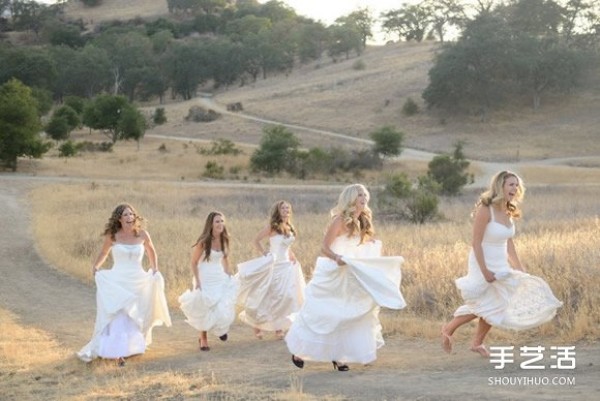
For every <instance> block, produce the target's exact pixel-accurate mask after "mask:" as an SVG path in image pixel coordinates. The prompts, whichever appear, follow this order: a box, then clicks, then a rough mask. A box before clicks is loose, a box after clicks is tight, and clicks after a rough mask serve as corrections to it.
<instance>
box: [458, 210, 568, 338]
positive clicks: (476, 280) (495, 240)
mask: <svg viewBox="0 0 600 401" xmlns="http://www.w3.org/2000/svg"><path fill="white" fill-rule="evenodd" d="M490 212H491V219H490V222H489V223H488V224H487V226H486V228H485V232H484V235H483V242H482V247H483V256H484V259H485V263H486V266H487V268H488V269H489V270H490V271H492V272H493V273H494V274H495V276H496V280H495V281H493V282H492V283H488V282H487V281H485V278H484V277H483V274H482V273H481V269H480V268H479V264H478V263H477V260H476V259H475V254H474V252H473V250H471V252H470V254H469V271H468V273H467V275H466V276H464V277H461V278H459V279H457V280H456V286H457V287H458V289H459V290H460V292H461V294H462V297H463V299H464V301H465V304H464V305H463V306H461V307H459V308H458V309H457V310H456V312H455V313H454V316H461V315H468V314H474V315H477V316H479V317H482V318H483V319H485V321H486V322H488V323H489V324H491V325H492V326H496V327H501V328H505V329H513V330H524V329H529V328H532V327H537V326H539V325H541V324H543V323H546V322H548V321H549V320H551V319H552V318H553V317H554V315H555V314H556V310H557V309H558V308H559V307H560V306H562V302H560V301H559V300H558V299H556V297H555V296H554V294H553V293H552V290H551V289H550V287H549V286H548V284H547V283H546V282H545V281H544V280H542V279H541V278H539V277H536V276H532V275H530V274H527V273H524V272H522V271H520V270H515V269H513V268H511V267H510V265H509V263H508V252H507V241H508V239H509V238H512V237H513V236H514V234H515V227H514V224H512V222H511V225H510V227H508V226H506V225H504V224H502V223H499V222H497V221H496V219H495V216H494V209H493V208H490Z"/></svg>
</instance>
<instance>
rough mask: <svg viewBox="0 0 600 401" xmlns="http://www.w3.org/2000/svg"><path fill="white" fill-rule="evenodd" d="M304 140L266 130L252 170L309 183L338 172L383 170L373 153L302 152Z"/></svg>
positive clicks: (279, 129)
mask: <svg viewBox="0 0 600 401" xmlns="http://www.w3.org/2000/svg"><path fill="white" fill-rule="evenodd" d="M299 146H300V140H299V139H298V138H296V136H295V135H294V134H293V133H292V132H291V131H289V130H288V129H287V128H285V127H283V126H281V125H277V126H271V127H266V128H265V129H264V132H263V137H262V139H261V142H260V146H259V148H258V149H257V150H256V151H255V152H254V154H252V156H251V158H250V165H251V168H252V169H253V170H255V171H262V172H265V173H267V174H271V175H273V174H277V173H280V172H287V173H289V174H291V175H292V176H294V177H297V178H301V179H306V178H309V177H315V176H328V175H331V174H335V173H336V172H338V171H342V172H352V173H354V174H360V171H361V170H373V169H380V168H381V167H382V165H383V161H382V159H381V157H380V156H379V154H378V153H377V152H375V151H374V150H373V149H359V150H347V149H344V148H330V149H322V148H316V147H313V148H310V149H308V150H300V149H299Z"/></svg>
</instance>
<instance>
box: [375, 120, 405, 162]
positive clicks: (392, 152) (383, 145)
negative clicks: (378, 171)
mask: <svg viewBox="0 0 600 401" xmlns="http://www.w3.org/2000/svg"><path fill="white" fill-rule="evenodd" d="M369 136H370V137H371V139H372V140H373V142H375V144H374V145H373V152H374V153H376V154H379V155H382V156H383V157H389V156H398V155H400V153H402V141H403V140H404V133H402V132H400V131H397V130H396V128H395V127H391V126H385V127H382V128H380V129H378V130H377V131H375V132H372V133H371V134H370V135H369Z"/></svg>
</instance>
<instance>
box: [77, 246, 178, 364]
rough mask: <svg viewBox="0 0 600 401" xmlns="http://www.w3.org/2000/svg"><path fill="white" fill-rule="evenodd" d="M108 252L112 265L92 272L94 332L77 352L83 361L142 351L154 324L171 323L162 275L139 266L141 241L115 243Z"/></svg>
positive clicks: (142, 247)
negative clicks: (94, 308) (94, 285)
mask: <svg viewBox="0 0 600 401" xmlns="http://www.w3.org/2000/svg"><path fill="white" fill-rule="evenodd" d="M111 252H112V257H113V261H114V264H113V267H112V269H110V270H100V271H98V272H97V273H96V275H95V281H96V307H97V311H96V324H95V325H94V333H93V335H92V339H91V341H90V342H89V343H88V344H87V345H86V346H85V347H83V348H82V349H81V350H80V351H79V352H78V353H77V356H78V357H79V358H80V359H81V360H83V361H85V362H90V361H91V360H93V359H94V358H97V357H101V358H115V359H116V358H120V357H127V356H131V355H135V354H142V353H144V352H145V350H146V347H147V346H148V345H150V344H151V343H152V328H153V327H155V326H160V325H163V324H164V325H166V326H171V317H170V315H169V309H168V307H167V300H166V297H165V291H164V290H165V283H164V279H163V276H162V275H161V274H160V272H157V273H156V274H153V273H152V271H145V270H144V269H143V267H142V259H143V257H144V245H143V244H135V245H128V244H120V243H115V244H113V246H112V249H111Z"/></svg>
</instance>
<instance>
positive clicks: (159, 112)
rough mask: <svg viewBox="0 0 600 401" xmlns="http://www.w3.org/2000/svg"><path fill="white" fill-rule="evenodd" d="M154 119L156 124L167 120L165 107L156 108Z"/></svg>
mask: <svg viewBox="0 0 600 401" xmlns="http://www.w3.org/2000/svg"><path fill="white" fill-rule="evenodd" d="M152 121H153V122H154V124H156V125H161V124H164V123H166V122H167V115H166V114H165V108H164V107H157V108H156V110H154V114H153V116H152Z"/></svg>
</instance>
